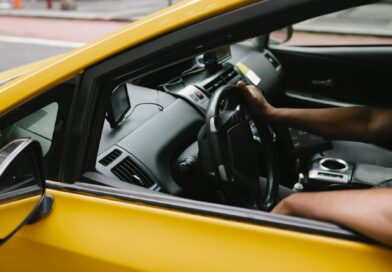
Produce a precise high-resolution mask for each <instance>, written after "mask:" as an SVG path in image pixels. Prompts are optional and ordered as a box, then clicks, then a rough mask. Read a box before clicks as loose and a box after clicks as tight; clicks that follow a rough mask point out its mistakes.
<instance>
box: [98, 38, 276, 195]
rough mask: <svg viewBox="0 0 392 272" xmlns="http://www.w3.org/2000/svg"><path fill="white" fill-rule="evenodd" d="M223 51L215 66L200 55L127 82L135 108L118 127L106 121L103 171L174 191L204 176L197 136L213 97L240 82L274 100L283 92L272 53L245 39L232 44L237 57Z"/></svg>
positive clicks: (100, 170)
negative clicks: (250, 85)
mask: <svg viewBox="0 0 392 272" xmlns="http://www.w3.org/2000/svg"><path fill="white" fill-rule="evenodd" d="M225 52H226V53H227V51H225ZM220 54H221V55H222V56H221V58H222V60H221V63H217V65H215V66H214V67H212V68H208V69H207V68H206V66H207V64H206V62H205V63H204V64H203V63H201V61H202V59H201V57H200V56H199V57H196V58H194V59H193V60H192V62H189V61H188V62H187V63H186V65H184V63H181V64H177V65H176V66H175V67H169V68H166V69H163V70H162V71H158V72H155V73H154V74H153V75H149V77H146V78H144V79H141V80H138V81H132V82H128V83H124V86H125V88H126V90H127V92H128V97H129V99H130V104H131V109H130V111H129V112H128V113H127V115H126V116H125V118H124V120H123V121H122V122H121V124H119V125H118V126H117V127H115V128H113V127H112V126H110V124H109V122H107V121H105V124H104V128H103V131H102V135H101V142H100V146H99V153H98V154H99V155H98V158H97V163H96V170H97V172H98V173H99V174H102V175H104V176H106V177H108V178H112V179H113V180H117V181H121V182H123V183H124V185H125V183H127V184H133V185H137V186H141V187H144V188H148V189H149V190H155V191H162V192H166V193H169V194H173V195H181V194H182V192H183V188H184V187H186V186H187V184H184V183H186V178H185V177H187V178H188V179H189V178H193V179H198V178H199V179H200V178H201V176H199V175H198V174H197V173H198V171H197V169H195V167H197V166H195V165H197V153H198V147H197V137H198V133H199V130H200V128H201V127H202V126H203V124H204V122H205V112H206V109H207V106H208V103H209V98H210V96H211V95H212V94H213V93H214V92H215V91H216V90H217V89H219V88H220V87H222V86H224V85H226V84H235V83H236V82H237V81H238V80H246V81H247V82H249V83H252V84H254V85H257V86H258V87H259V88H260V89H262V90H263V91H264V94H265V95H266V96H267V97H268V98H269V99H271V100H273V99H274V98H275V97H276V96H278V95H279V93H280V92H281V90H282V84H281V81H282V80H281V76H282V74H283V69H282V66H281V64H280V63H279V61H278V60H277V59H276V58H275V57H274V56H273V54H272V53H271V52H269V51H267V50H264V51H262V52H259V51H257V50H256V49H255V48H254V47H253V46H252V45H251V44H250V43H240V44H236V45H232V46H231V57H228V56H227V54H224V52H223V53H222V51H221V52H220ZM209 61H210V60H209ZM173 71H177V74H174V75H173ZM156 79H159V80H156ZM115 187H121V183H119V182H116V185H115ZM125 187H126V186H124V188H125Z"/></svg>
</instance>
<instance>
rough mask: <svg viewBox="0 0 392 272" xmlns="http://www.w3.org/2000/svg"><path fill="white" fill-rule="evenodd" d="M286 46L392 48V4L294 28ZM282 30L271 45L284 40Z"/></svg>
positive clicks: (356, 9) (388, 0)
mask: <svg viewBox="0 0 392 272" xmlns="http://www.w3.org/2000/svg"><path fill="white" fill-rule="evenodd" d="M293 29H294V31H293V35H292V37H291V39H289V40H288V41H285V42H283V43H280V44H282V45H285V46H339V45H392V1H391V0H386V1H381V2H377V3H373V4H370V5H364V6H360V7H354V8H350V9H346V10H343V11H339V12H335V13H331V14H327V15H323V16H319V17H316V18H313V19H310V20H307V21H303V22H300V23H297V24H295V25H293ZM284 34H285V32H282V31H281V30H279V31H275V32H272V33H271V35H270V43H271V44H274V43H275V44H276V41H283V40H284V39H283V38H282V35H284Z"/></svg>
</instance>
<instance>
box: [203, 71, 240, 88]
mask: <svg viewBox="0 0 392 272" xmlns="http://www.w3.org/2000/svg"><path fill="white" fill-rule="evenodd" d="M237 75H238V73H237V71H236V70H234V68H230V69H228V70H226V71H224V72H223V73H222V74H220V75H219V76H217V77H216V78H214V79H213V80H211V81H210V82H208V83H207V84H206V85H204V89H205V90H206V91H207V92H208V93H210V94H212V93H213V92H215V91H216V90H217V89H218V88H220V87H222V86H223V85H225V84H228V83H230V81H231V80H233V79H234V78H235V77H236V76H237Z"/></svg>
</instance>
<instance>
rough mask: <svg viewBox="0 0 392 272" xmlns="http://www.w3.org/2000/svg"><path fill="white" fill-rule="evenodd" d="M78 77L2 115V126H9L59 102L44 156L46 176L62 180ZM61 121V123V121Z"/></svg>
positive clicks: (0, 120) (0, 126) (0, 122)
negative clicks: (64, 155)
mask: <svg viewBox="0 0 392 272" xmlns="http://www.w3.org/2000/svg"><path fill="white" fill-rule="evenodd" d="M75 79H76V78H74V79H70V80H67V81H66V82H63V83H60V84H58V85H56V86H55V87H53V88H51V89H50V90H48V91H46V92H44V93H42V94H40V95H38V96H36V97H33V98H32V99H30V100H27V101H25V102H24V103H22V104H21V105H19V106H18V107H16V108H14V109H12V110H11V111H9V112H7V113H5V114H3V115H1V116H0V128H7V127H8V126H10V125H13V124H15V123H16V122H19V121H21V120H22V119H23V118H25V117H27V116H29V115H31V114H33V113H35V112H37V111H38V110H40V109H42V108H44V107H46V106H48V105H50V104H52V103H57V106H58V108H57V115H56V121H55V127H54V129H53V135H52V142H51V146H50V148H49V150H48V152H47V154H46V155H45V157H44V158H43V164H44V165H43V166H44V173H45V178H47V179H51V180H56V181H61V168H62V165H63V158H62V156H58V154H64V153H65V151H64V150H66V148H65V145H66V139H67V138H68V137H67V135H68V133H67V131H68V129H67V128H68V126H69V120H70V116H71V113H72V111H71V104H72V101H73V97H74V93H75V89H76V83H75V82H76V81H75ZM59 122H61V123H59Z"/></svg>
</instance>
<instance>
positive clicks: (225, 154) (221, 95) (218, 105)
mask: <svg viewBox="0 0 392 272" xmlns="http://www.w3.org/2000/svg"><path fill="white" fill-rule="evenodd" d="M251 121H253V124H254V126H255V128H256V130H257V132H258V133H257V134H258V135H259V136H260V139H261V141H259V143H258V142H257V141H256V140H255V137H254V136H255V135H254V133H252V129H251V124H252V122H251ZM204 134H205V138H206V141H205V143H207V145H208V151H205V149H206V147H205V148H204V156H203V154H202V153H203V150H200V151H199V153H201V155H202V156H201V160H203V157H204V158H206V157H207V156H209V158H208V160H209V167H208V168H209V170H208V171H209V172H210V175H213V176H214V177H215V180H216V182H217V185H218V188H219V189H220V191H221V193H222V194H223V197H224V199H225V201H226V202H229V203H231V204H235V205H240V206H243V207H248V208H252V209H259V210H264V211H269V210H271V209H272V208H273V207H274V205H275V203H276V200H277V195H278V189H279V171H278V170H279V167H278V161H277V151H276V143H275V140H274V134H273V132H272V130H271V129H270V127H269V125H268V124H267V123H266V122H256V121H255V118H254V117H253V116H252V115H251V114H249V113H248V110H247V109H246V103H245V100H244V99H243V97H242V94H241V92H240V91H239V90H238V88H237V87H235V86H231V85H226V86H223V87H221V88H220V89H218V90H217V91H215V92H214V94H213V95H212V96H211V98H210V102H209V105H208V108H207V113H206V124H205V126H204ZM199 138H200V134H199ZM260 143H261V144H260ZM260 147H261V148H260ZM199 148H201V149H203V148H202V145H201V143H200V141H199ZM260 149H262V152H260V151H261V150H260ZM206 153H209V154H206ZM261 154H263V155H261ZM202 163H203V162H202ZM261 168H265V172H266V183H264V184H263V183H262V182H261V181H260V174H261V170H260V169H261ZM262 186H265V188H262Z"/></svg>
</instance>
